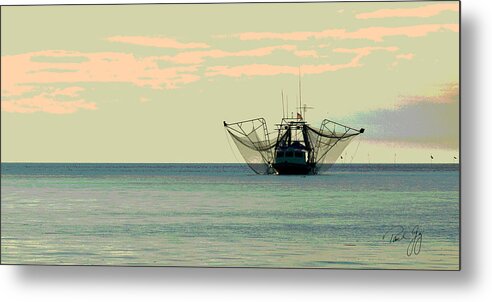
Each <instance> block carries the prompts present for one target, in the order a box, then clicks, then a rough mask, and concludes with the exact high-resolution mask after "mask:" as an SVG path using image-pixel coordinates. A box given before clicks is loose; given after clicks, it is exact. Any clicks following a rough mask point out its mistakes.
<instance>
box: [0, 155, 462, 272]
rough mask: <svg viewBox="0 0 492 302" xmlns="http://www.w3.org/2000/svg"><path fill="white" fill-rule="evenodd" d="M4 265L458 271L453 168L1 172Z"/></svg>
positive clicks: (19, 168) (126, 167)
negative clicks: (302, 172) (299, 172)
mask: <svg viewBox="0 0 492 302" xmlns="http://www.w3.org/2000/svg"><path fill="white" fill-rule="evenodd" d="M1 187H2V190H1V209H2V214H1V261H2V263H3V264H14V263H22V264H82V265H91V264H94V265H151V266H156V265H159V266H160V265H167V266H245V267H251V266H253V267H327V268H381V269H383V268H390V269H444V270H454V269H458V268H459V217H460V216H459V166H458V165H453V164H450V165H438V164H434V165H409V164H407V165H362V164H361V165H356V164H353V165H348V164H347V165H343V164H341V165H335V166H333V167H332V169H331V170H329V172H328V173H327V174H326V175H316V176H261V175H255V174H254V173H253V172H252V171H250V170H249V169H248V168H247V167H246V166H245V165H239V164H31V163H29V164H24V163H2V164H1Z"/></svg>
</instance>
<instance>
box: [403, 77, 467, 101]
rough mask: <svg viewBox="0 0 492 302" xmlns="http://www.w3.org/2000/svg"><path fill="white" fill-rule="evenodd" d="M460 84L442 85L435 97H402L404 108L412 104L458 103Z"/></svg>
mask: <svg viewBox="0 0 492 302" xmlns="http://www.w3.org/2000/svg"><path fill="white" fill-rule="evenodd" d="M459 89H460V87H459V84H458V83H447V84H444V85H442V86H441V87H440V88H439V89H438V90H437V93H436V94H435V95H426V96H423V95H414V96H408V95H406V96H400V99H401V104H402V106H404V105H407V104H411V103H420V102H429V103H437V104H448V103H456V102H458V100H459Z"/></svg>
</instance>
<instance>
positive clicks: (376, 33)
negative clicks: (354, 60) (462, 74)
mask: <svg viewBox="0 0 492 302" xmlns="http://www.w3.org/2000/svg"><path fill="white" fill-rule="evenodd" d="M443 30H444V31H452V32H458V31H459V25H458V24H421V25H412V26H401V27H367V28H361V29H358V30H356V31H351V32H349V31H347V30H345V29H326V30H323V31H317V32H291V33H273V32H244V33H239V34H235V35H233V36H234V37H238V38H239V39H240V40H286V41H304V40H307V39H311V38H312V39H324V38H333V39H361V40H372V41H376V42H381V41H383V39H384V38H385V37H391V36H406V37H411V38H414V37H424V36H426V35H427V34H429V33H432V32H439V31H443Z"/></svg>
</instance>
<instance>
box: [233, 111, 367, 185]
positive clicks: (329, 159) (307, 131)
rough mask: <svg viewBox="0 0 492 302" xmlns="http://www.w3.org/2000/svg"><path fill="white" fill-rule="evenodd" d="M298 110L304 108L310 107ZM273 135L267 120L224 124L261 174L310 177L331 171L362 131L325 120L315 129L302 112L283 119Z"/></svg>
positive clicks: (253, 166)
mask: <svg viewBox="0 0 492 302" xmlns="http://www.w3.org/2000/svg"><path fill="white" fill-rule="evenodd" d="M298 108H301V109H304V112H303V114H304V116H305V112H306V109H307V108H309V107H307V106H306V105H304V106H300V107H298ZM275 126H276V129H275V131H274V132H271V133H269V132H268V128H267V124H266V121H265V119H264V118H255V119H250V120H245V121H240V122H235V123H227V122H226V121H224V127H225V129H226V131H227V132H228V133H229V135H230V136H231V138H232V140H233V141H234V143H235V144H236V146H237V148H238V150H239V152H240V153H241V155H242V156H243V158H244V160H245V161H246V163H247V164H248V166H249V167H250V168H251V169H252V170H253V171H255V172H256V173H257V174H279V175H306V174H318V173H320V172H322V171H324V170H327V169H329V168H330V167H331V166H332V165H333V164H334V163H335V162H336V160H337V159H338V158H339V157H340V155H341V154H342V152H343V150H344V149H345V148H346V147H347V146H348V144H349V143H350V142H351V141H352V139H354V138H355V137H356V136H358V135H360V134H362V133H364V128H361V129H359V130H357V129H354V128H351V127H348V126H345V125H342V124H339V123H337V122H334V121H331V120H328V119H324V120H323V121H322V122H321V126H320V127H319V128H315V127H313V126H311V125H310V124H309V123H307V121H305V120H304V119H303V117H302V115H301V114H300V113H297V117H296V118H294V117H293V114H292V115H291V117H290V118H285V117H283V118H282V120H281V122H280V123H279V124H276V125H275Z"/></svg>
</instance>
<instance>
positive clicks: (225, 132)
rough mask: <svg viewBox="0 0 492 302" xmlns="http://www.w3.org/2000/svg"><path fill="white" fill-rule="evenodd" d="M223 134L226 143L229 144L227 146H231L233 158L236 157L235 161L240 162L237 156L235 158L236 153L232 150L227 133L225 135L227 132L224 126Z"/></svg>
mask: <svg viewBox="0 0 492 302" xmlns="http://www.w3.org/2000/svg"><path fill="white" fill-rule="evenodd" d="M224 134H225V136H226V140H227V144H228V145H229V148H231V151H232V155H234V158H235V159H236V162H237V163H240V162H239V159H238V158H237V156H236V153H235V152H234V149H233V148H232V145H231V142H230V141H229V135H227V134H228V133H227V130H226V128H224Z"/></svg>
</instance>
